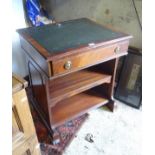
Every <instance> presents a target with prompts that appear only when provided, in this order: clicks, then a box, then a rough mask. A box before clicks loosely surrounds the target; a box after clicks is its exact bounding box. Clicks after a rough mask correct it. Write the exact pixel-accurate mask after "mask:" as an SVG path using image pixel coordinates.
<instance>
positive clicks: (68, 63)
mask: <svg viewBox="0 0 155 155" xmlns="http://www.w3.org/2000/svg"><path fill="white" fill-rule="evenodd" d="M128 44H129V42H128V41H126V42H121V43H117V44H113V45H109V46H106V47H105V46H104V47H98V48H92V49H90V50H88V51H87V52H85V53H81V54H78V55H74V56H68V57H65V58H63V59H60V60H56V61H53V63H52V68H53V75H59V74H65V73H67V72H72V71H75V70H79V69H81V68H85V67H88V66H91V65H94V64H98V63H101V62H104V61H106V60H109V59H113V58H115V57H117V56H120V54H123V53H126V51H127V49H128Z"/></svg>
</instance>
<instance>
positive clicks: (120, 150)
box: [63, 101, 142, 155]
mask: <svg viewBox="0 0 155 155" xmlns="http://www.w3.org/2000/svg"><path fill="white" fill-rule="evenodd" d="M89 114H90V115H89V117H88V119H87V120H86V122H85V123H84V124H83V126H82V128H81V129H80V130H79V132H78V133H77V136H76V137H75V138H74V140H73V141H72V143H71V144H70V145H69V147H68V148H67V149H66V150H65V152H64V154H63V155H141V134H142V131H141V125H142V118H141V115H142V110H141V109H140V110H137V109H134V108H132V107H129V106H127V105H125V104H123V103H121V102H118V101H117V102H116V108H115V111H114V112H113V113H112V112H109V111H108V110H105V109H103V108H100V109H96V110H93V111H91V112H90V113H89ZM88 133H90V134H92V135H93V141H94V142H92V143H90V142H88V141H87V140H85V136H86V135H87V134H88Z"/></svg>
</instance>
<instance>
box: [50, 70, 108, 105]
mask: <svg viewBox="0 0 155 155" xmlns="http://www.w3.org/2000/svg"><path fill="white" fill-rule="evenodd" d="M110 82H111V75H108V74H105V73H104V72H103V71H102V72H101V71H97V70H95V68H92V69H86V70H81V71H78V72H75V73H71V74H68V75H66V76H63V77H60V78H57V79H54V80H51V81H49V89H48V92H50V93H49V105H50V106H54V105H55V104H56V103H57V102H58V101H61V100H63V99H65V98H68V97H71V96H73V95H76V94H78V93H81V92H83V91H85V90H88V89H90V88H93V87H95V86H98V85H100V84H103V83H110Z"/></svg>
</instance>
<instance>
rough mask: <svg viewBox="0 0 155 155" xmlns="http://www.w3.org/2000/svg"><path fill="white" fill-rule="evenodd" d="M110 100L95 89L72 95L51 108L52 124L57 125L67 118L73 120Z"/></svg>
mask: <svg viewBox="0 0 155 155" xmlns="http://www.w3.org/2000/svg"><path fill="white" fill-rule="evenodd" d="M107 102H108V100H107V99H106V98H104V96H103V95H101V94H98V93H96V92H95V91H93V90H89V91H86V92H83V93H81V94H78V95H75V96H73V97H70V98H68V99H66V100H63V101H61V102H59V103H58V104H57V105H56V106H55V107H53V108H51V113H52V115H51V121H52V122H51V124H52V127H56V126H58V125H60V124H61V123H64V122H65V121H67V120H71V119H73V118H75V117H77V116H79V115H82V114H84V113H86V112H87V111H88V110H90V109H93V108H97V107H99V106H101V105H104V104H106V103H107Z"/></svg>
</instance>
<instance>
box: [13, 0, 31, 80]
mask: <svg viewBox="0 0 155 155" xmlns="http://www.w3.org/2000/svg"><path fill="white" fill-rule="evenodd" d="M12 5H13V6H12V7H13V8H12V14H13V19H14V22H13V23H11V26H12V28H13V35H12V72H14V73H16V74H18V75H20V76H22V77H24V76H26V75H28V72H27V67H26V60H25V56H24V54H23V53H24V52H23V50H22V49H21V47H20V40H19V36H18V34H17V33H16V29H18V28H24V27H26V23H25V20H24V11H23V3H22V0H14V1H13V3H12ZM12 21H13V20H12Z"/></svg>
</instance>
